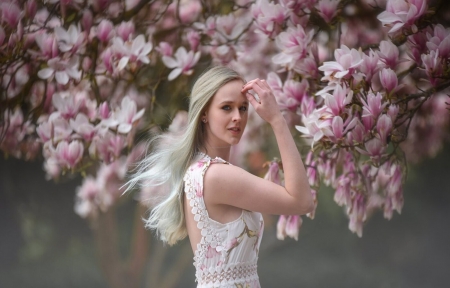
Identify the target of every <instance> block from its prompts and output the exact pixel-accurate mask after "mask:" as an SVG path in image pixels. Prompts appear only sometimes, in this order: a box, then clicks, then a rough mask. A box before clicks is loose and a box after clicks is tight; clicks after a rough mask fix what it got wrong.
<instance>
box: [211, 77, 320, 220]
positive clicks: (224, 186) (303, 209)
mask: <svg viewBox="0 0 450 288" xmlns="http://www.w3.org/2000/svg"><path fill="white" fill-rule="evenodd" d="M250 90H253V91H254V92H256V93H257V94H258V96H259V102H258V101H257V100H256V99H255V98H254V96H253V95H251V94H250V93H249V91H250ZM241 92H242V93H244V94H245V95H246V97H247V99H248V100H249V102H250V103H251V105H252V106H253V107H254V108H255V110H256V113H258V115H259V116H261V118H263V119H264V120H265V121H267V122H268V123H269V124H270V125H271V126H272V129H273V131H274V133H275V137H276V140H277V143H278V148H279V150H280V154H281V160H282V162H283V170H284V176H285V185H284V187H282V186H280V185H277V184H275V183H272V182H270V181H267V180H265V179H261V178H259V177H256V176H254V175H252V174H250V173H248V172H246V171H245V170H243V169H241V168H239V167H235V166H230V165H211V167H210V168H209V169H208V171H207V173H206V175H205V188H207V187H214V191H213V193H212V194H213V195H209V196H210V197H208V198H210V201H211V202H213V203H212V204H225V205H231V206H235V207H239V208H242V209H247V210H250V211H257V212H263V213H270V214H286V215H289V214H306V213H308V212H311V211H312V209H313V199H312V195H311V191H310V187H309V183H308V179H307V177H306V171H305V168H304V166H303V162H302V159H301V157H300V154H299V152H298V149H297V147H296V145H295V143H294V139H293V138H292V135H291V133H290V131H289V127H288V125H287V123H286V121H285V120H284V117H283V115H282V114H281V112H280V110H279V108H278V104H277V102H276V100H275V97H274V95H273V93H272V90H271V89H270V87H269V85H268V84H267V83H266V82H265V81H264V80H260V79H255V80H252V81H249V82H248V83H247V84H245V85H244V87H243V88H242V91H241ZM224 175H226V177H224ZM211 196H212V197H211Z"/></svg>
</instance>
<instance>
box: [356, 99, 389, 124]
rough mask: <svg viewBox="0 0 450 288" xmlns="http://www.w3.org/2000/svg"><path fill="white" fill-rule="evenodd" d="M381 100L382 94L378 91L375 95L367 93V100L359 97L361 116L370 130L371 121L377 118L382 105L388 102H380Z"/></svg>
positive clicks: (384, 105) (382, 107)
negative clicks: (361, 104)
mask: <svg viewBox="0 0 450 288" xmlns="http://www.w3.org/2000/svg"><path fill="white" fill-rule="evenodd" d="M382 101H383V96H382V95H381V94H380V93H379V92H378V93H377V94H376V95H375V94H373V93H369V94H368V95H367V102H366V101H365V100H364V99H362V98H361V102H362V103H363V113H362V118H363V123H364V126H365V127H366V129H368V130H370V129H371V128H372V126H373V121H374V120H375V119H377V118H378V116H379V115H380V114H381V112H382V111H383V109H384V107H386V105H387V104H388V103H387V102H385V103H383V104H382Z"/></svg>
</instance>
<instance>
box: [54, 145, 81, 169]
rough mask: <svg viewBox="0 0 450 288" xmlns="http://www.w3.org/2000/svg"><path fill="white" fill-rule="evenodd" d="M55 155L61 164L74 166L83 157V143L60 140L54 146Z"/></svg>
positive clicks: (68, 166)
mask: <svg viewBox="0 0 450 288" xmlns="http://www.w3.org/2000/svg"><path fill="white" fill-rule="evenodd" d="M55 152H56V157H57V159H58V161H59V163H61V165H63V166H65V167H67V168H74V167H75V166H76V165H77V164H78V162H80V160H81V158H82V157H83V152H84V147H83V144H82V143H81V142H80V141H78V140H74V141H72V142H70V143H68V142H67V141H61V142H59V143H58V146H56V151H55Z"/></svg>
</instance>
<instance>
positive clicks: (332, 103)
mask: <svg viewBox="0 0 450 288" xmlns="http://www.w3.org/2000/svg"><path fill="white" fill-rule="evenodd" d="M323 97H324V98H325V105H326V107H328V108H329V110H330V111H331V113H332V114H333V115H334V116H337V115H339V114H341V113H342V111H343V110H344V108H345V106H346V105H348V104H349V103H350V102H351V101H352V99H353V91H352V90H351V89H348V88H347V87H342V86H341V85H339V84H338V85H336V86H335V88H334V91H333V95H331V94H329V93H324V94H323Z"/></svg>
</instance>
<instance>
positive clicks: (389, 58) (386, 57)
mask: <svg viewBox="0 0 450 288" xmlns="http://www.w3.org/2000/svg"><path fill="white" fill-rule="evenodd" d="M399 54H400V52H399V51H398V48H397V46H395V45H394V44H393V43H392V42H390V41H384V40H383V41H381V43H380V51H379V52H378V56H379V57H380V61H382V62H383V63H384V64H386V66H387V67H388V68H391V69H393V70H395V67H397V64H398V63H400V62H401V61H399Z"/></svg>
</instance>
